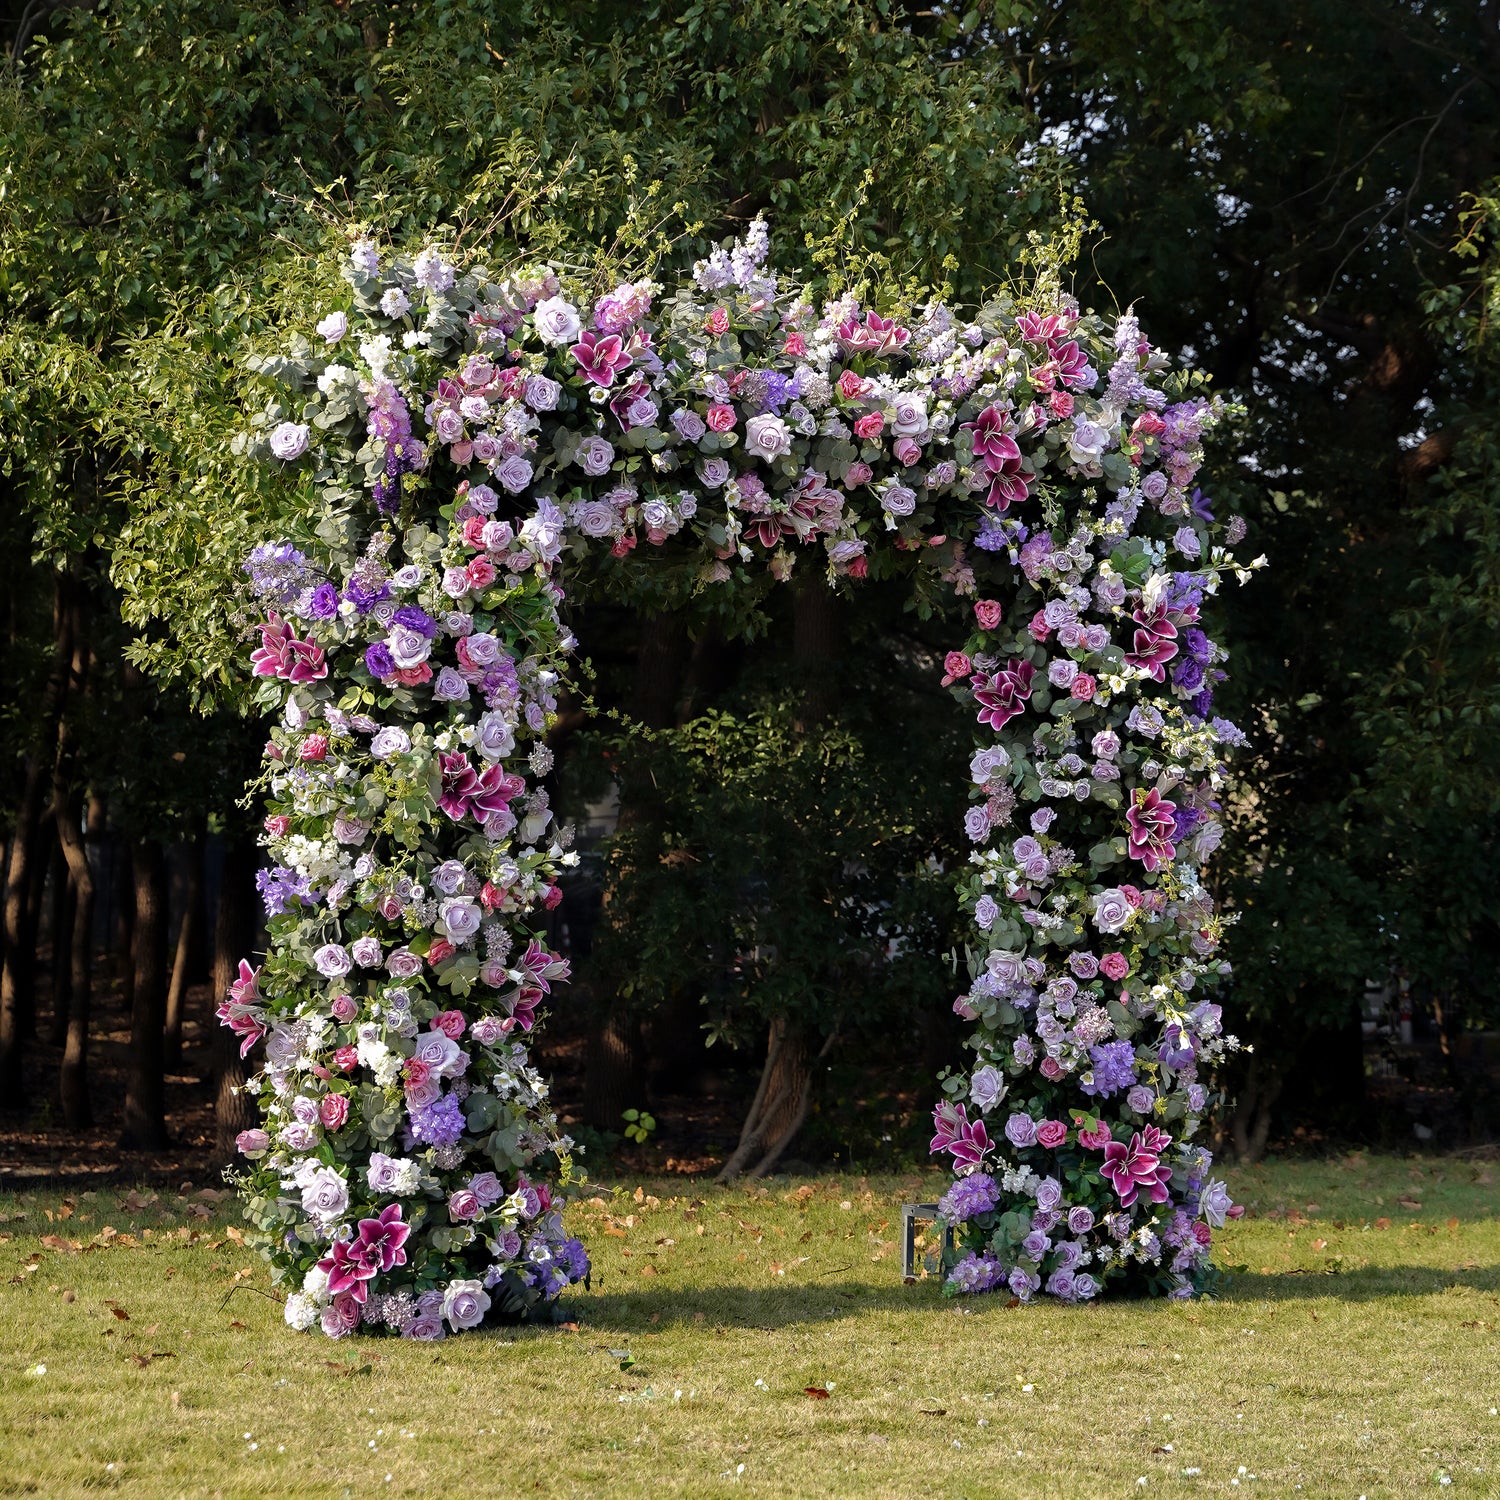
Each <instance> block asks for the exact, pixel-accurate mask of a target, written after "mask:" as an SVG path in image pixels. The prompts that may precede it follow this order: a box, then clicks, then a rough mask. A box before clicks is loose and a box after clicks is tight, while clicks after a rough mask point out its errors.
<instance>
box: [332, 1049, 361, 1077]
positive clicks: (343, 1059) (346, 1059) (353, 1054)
mask: <svg viewBox="0 0 1500 1500" xmlns="http://www.w3.org/2000/svg"><path fill="white" fill-rule="evenodd" d="M358 1062H359V1048H358V1047H340V1048H339V1049H338V1051H336V1052H335V1053H334V1054H333V1065H334V1067H336V1068H337V1069H338V1070H339V1072H340V1073H352V1072H353V1071H354V1069H355V1065H356V1064H357V1063H358Z"/></svg>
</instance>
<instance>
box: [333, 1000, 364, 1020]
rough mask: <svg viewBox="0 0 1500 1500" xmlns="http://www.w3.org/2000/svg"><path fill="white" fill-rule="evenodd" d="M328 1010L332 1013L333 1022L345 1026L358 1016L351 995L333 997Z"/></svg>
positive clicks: (357, 1009) (356, 1007)
mask: <svg viewBox="0 0 1500 1500" xmlns="http://www.w3.org/2000/svg"><path fill="white" fill-rule="evenodd" d="M329 1009H330V1010H331V1011H332V1012H333V1019H334V1020H335V1021H342V1022H345V1023H346V1024H347V1023H348V1022H350V1021H352V1020H353V1019H354V1018H355V1016H357V1015H358V1014H359V1007H358V1006H357V1005H356V1004H355V1003H354V997H353V995H335V996H334V997H333V1001H332V1003H331V1004H330V1005H329Z"/></svg>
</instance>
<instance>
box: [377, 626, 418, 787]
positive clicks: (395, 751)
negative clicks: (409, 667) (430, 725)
mask: <svg viewBox="0 0 1500 1500" xmlns="http://www.w3.org/2000/svg"><path fill="white" fill-rule="evenodd" d="M370 650H371V651H384V650H385V647H384V646H371V647H370ZM387 654H389V653H387ZM392 670H394V663H393V664H392ZM410 749H411V736H410V735H409V734H407V732H406V731H405V730H404V729H399V728H397V727H396V726H395V725H387V726H386V727H385V728H384V729H378V730H376V732H375V737H374V738H373V739H372V740H371V741H370V754H371V755H373V756H374V757H375V759H376V760H389V759H390V758H391V756H393V755H405V754H406V752H407V751H408V750H410Z"/></svg>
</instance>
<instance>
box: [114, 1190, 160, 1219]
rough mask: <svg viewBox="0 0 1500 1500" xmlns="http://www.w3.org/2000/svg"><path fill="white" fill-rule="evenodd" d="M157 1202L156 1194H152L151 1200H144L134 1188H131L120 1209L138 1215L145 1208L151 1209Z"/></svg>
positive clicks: (121, 1201) (122, 1200)
mask: <svg viewBox="0 0 1500 1500" xmlns="http://www.w3.org/2000/svg"><path fill="white" fill-rule="evenodd" d="M157 1201H158V1200H157V1196H156V1194H155V1193H152V1195H151V1196H150V1197H149V1198H143V1197H141V1195H140V1194H139V1193H138V1192H136V1190H135V1189H134V1188H131V1190H130V1191H129V1192H128V1193H126V1194H125V1196H124V1197H123V1198H122V1199H121V1200H120V1207H121V1208H123V1209H124V1210H125V1212H126V1213H128V1214H138V1213H140V1211H141V1210H142V1209H143V1208H149V1207H150V1206H151V1205H152V1204H153V1203H155V1202H157Z"/></svg>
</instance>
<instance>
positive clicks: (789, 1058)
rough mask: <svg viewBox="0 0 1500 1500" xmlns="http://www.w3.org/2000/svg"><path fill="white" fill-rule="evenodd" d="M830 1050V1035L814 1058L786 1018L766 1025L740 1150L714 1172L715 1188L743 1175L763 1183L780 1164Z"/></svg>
mask: <svg viewBox="0 0 1500 1500" xmlns="http://www.w3.org/2000/svg"><path fill="white" fill-rule="evenodd" d="M832 1045H833V1035H831V1034H830V1036H829V1037H828V1039H827V1041H825V1042H824V1043H823V1046H822V1048H821V1050H820V1051H818V1052H817V1053H816V1055H815V1054H814V1053H813V1050H812V1046H811V1043H810V1042H809V1040H808V1036H807V1033H806V1031H805V1030H804V1029H803V1028H802V1027H801V1026H799V1025H798V1024H797V1023H796V1022H795V1021H792V1020H789V1019H788V1018H787V1017H785V1016H776V1017H775V1018H774V1019H773V1020H772V1021H771V1025H770V1034H769V1037H768V1039H767V1045H766V1063H765V1066H764V1067H763V1068H762V1069H761V1073H760V1084H759V1086H758V1087H757V1088H756V1090H755V1098H754V1100H753V1101H752V1102H751V1105H750V1112H749V1113H748V1114H747V1115H746V1117H745V1123H744V1125H743V1127H742V1128H741V1130H740V1141H739V1145H737V1146H736V1147H735V1148H734V1151H733V1153H732V1154H731V1156H730V1158H729V1160H728V1161H726V1162H725V1163H724V1165H723V1167H721V1168H720V1170H719V1181H720V1182H733V1181H734V1180H735V1178H737V1177H739V1176H740V1175H741V1173H744V1172H748V1173H749V1174H750V1176H752V1177H764V1176H765V1175H766V1173H767V1172H769V1171H770V1170H771V1168H772V1167H774V1166H775V1165H776V1163H777V1162H778V1161H779V1160H780V1159H781V1155H782V1153H783V1152H784V1151H785V1150H786V1148H787V1147H788V1146H789V1145H791V1143H792V1140H793V1138H794V1137H795V1136H796V1134H797V1132H798V1131H799V1130H801V1129H802V1127H803V1125H805V1124H806V1123H807V1116H808V1113H809V1111H810V1110H811V1109H812V1101H813V1081H814V1078H815V1076H816V1075H815V1072H814V1069H815V1066H816V1064H817V1063H818V1062H819V1061H821V1060H822V1059H823V1058H824V1057H826V1056H827V1055H828V1051H829V1049H830V1048H831V1047H832Z"/></svg>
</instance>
